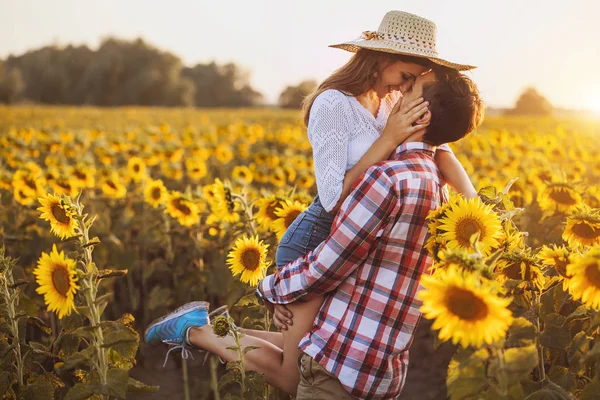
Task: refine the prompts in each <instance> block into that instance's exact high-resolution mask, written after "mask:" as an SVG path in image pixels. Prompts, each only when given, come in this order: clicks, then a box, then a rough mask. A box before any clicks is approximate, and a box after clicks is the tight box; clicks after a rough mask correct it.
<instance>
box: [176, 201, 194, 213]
mask: <svg viewBox="0 0 600 400" xmlns="http://www.w3.org/2000/svg"><path fill="white" fill-rule="evenodd" d="M173 207H175V208H176V209H177V210H179V211H181V213H182V214H184V215H190V214H191V213H192V209H191V208H189V207H188V206H186V205H185V204H183V203H182V202H181V199H175V200H173Z"/></svg>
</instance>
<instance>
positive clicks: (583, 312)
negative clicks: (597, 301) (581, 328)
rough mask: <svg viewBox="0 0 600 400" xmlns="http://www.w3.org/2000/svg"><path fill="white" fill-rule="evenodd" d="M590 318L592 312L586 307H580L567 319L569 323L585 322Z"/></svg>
mask: <svg viewBox="0 0 600 400" xmlns="http://www.w3.org/2000/svg"><path fill="white" fill-rule="evenodd" d="M589 317H590V310H588V309H587V307H586V306H579V307H578V308H577V309H576V310H575V311H573V312H572V313H571V314H569V316H568V317H567V321H566V322H567V323H568V322H571V321H577V320H584V319H588V318H589Z"/></svg>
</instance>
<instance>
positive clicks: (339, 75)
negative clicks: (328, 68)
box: [302, 49, 434, 126]
mask: <svg viewBox="0 0 600 400" xmlns="http://www.w3.org/2000/svg"><path fill="white" fill-rule="evenodd" d="M396 61H403V62H406V63H412V64H419V65H423V66H426V67H433V65H434V64H433V63H432V62H431V61H429V60H428V59H426V58H421V57H413V56H407V55H403V54H394V53H386V52H383V51H377V50H369V49H360V50H358V52H356V53H355V54H354V55H353V56H352V58H350V60H349V61H348V62H347V63H346V64H345V65H344V66H342V67H341V68H339V69H337V70H335V71H334V72H333V73H332V74H331V75H330V76H329V77H328V78H326V79H325V80H324V81H323V82H322V83H321V84H320V85H319V86H318V87H317V88H316V89H315V90H314V91H313V92H312V93H310V94H308V95H307V96H306V97H305V98H304V100H303V101H302V113H303V114H304V124H305V125H306V126H308V118H309V116H310V108H311V107H312V105H313V103H314V101H315V99H316V98H317V96H318V95H320V94H321V93H323V92H324V91H325V90H328V89H336V90H340V91H343V92H346V93H349V94H351V95H352V96H358V95H361V94H363V93H365V92H366V91H368V90H369V89H371V88H373V87H374V86H375V83H376V82H377V77H376V76H375V72H377V74H378V76H381V73H382V72H383V70H384V69H386V68H387V67H389V66H390V65H392V64H393V63H395V62H396Z"/></svg>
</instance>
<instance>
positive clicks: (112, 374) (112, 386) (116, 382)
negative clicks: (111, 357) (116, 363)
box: [106, 368, 129, 399]
mask: <svg viewBox="0 0 600 400" xmlns="http://www.w3.org/2000/svg"><path fill="white" fill-rule="evenodd" d="M106 381H107V383H106V385H107V386H108V394H109V395H110V396H115V397H118V398H120V399H124V398H125V396H126V395H127V387H128V382H129V374H128V373H127V371H125V370H124V369H121V368H111V369H109V370H108V373H107V375H106Z"/></svg>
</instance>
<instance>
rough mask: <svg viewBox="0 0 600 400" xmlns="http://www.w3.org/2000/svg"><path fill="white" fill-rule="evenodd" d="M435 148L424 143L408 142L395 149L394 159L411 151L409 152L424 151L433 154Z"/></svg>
mask: <svg viewBox="0 0 600 400" xmlns="http://www.w3.org/2000/svg"><path fill="white" fill-rule="evenodd" d="M435 148H436V146H433V145H430V144H427V143H425V142H408V143H403V144H401V145H400V146H398V147H397V148H396V152H395V153H394V158H399V157H400V156H401V155H402V154H404V153H406V152H408V151H411V150H424V151H428V152H431V153H435Z"/></svg>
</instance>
